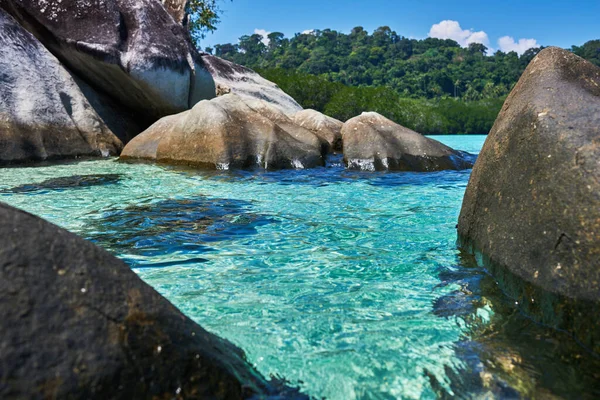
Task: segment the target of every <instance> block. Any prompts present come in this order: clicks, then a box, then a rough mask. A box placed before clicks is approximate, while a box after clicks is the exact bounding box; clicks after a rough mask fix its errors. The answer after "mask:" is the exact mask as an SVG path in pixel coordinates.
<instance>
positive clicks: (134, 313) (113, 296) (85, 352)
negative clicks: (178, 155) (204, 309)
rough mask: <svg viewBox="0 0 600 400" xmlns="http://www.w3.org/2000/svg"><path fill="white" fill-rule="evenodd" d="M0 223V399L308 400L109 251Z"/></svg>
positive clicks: (10, 212)
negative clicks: (253, 398) (272, 378)
mask: <svg viewBox="0 0 600 400" xmlns="http://www.w3.org/2000/svg"><path fill="white" fill-rule="evenodd" d="M0 221H2V224H0V254H2V257H1V259H0V329H1V331H2V335H0V397H1V398H3V399H24V398H27V399H46V398H49V399H63V398H69V399H151V398H152V399H166V398H169V399H171V398H172V399H184V398H215V399H225V398H227V399H230V398H231V399H234V398H235V399H241V398H247V397H250V396H256V397H259V398H268V397H269V396H273V398H282V397H284V396H292V397H296V398H305V397H303V396H301V395H299V394H298V393H297V391H295V390H290V389H289V388H286V387H284V386H283V385H281V384H279V383H276V382H275V383H272V382H267V381H266V379H265V378H263V377H262V376H261V375H260V374H259V373H258V372H256V371H255V370H254V369H253V368H252V367H251V366H250V365H249V364H248V363H247V362H246V360H245V357H244V354H243V352H242V351H241V350H240V349H239V348H237V347H235V346H234V345H233V344H231V343H229V342H228V341H226V340H224V339H220V338H218V337H217V336H215V335H213V334H211V333H209V332H207V331H205V330H204V329H203V328H202V327H200V326H199V325H197V324H196V323H194V322H193V321H192V320H190V319H189V318H187V317H186V316H184V315H183V314H182V313H181V312H180V311H178V310H177V309H176V308H175V307H174V306H173V305H172V304H171V303H169V302H168V301H167V300H166V299H165V298H163V297H162V296H160V295H159V294H158V293H157V292H156V291H154V290H153V289H152V288H151V287H150V286H148V285H147V284H145V283H144V282H143V281H142V280H141V279H140V278H138V277H137V275H136V274H135V273H134V272H133V271H131V269H130V268H129V267H128V266H127V265H126V264H124V263H123V262H122V261H120V260H118V259H116V258H115V257H113V256H111V255H110V254H108V253H107V252H106V251H104V250H102V249H100V248H98V247H96V246H95V245H93V244H92V243H89V242H87V241H85V240H83V239H80V238H79V237H77V236H75V235H73V234H71V233H69V232H67V231H65V230H63V229H61V228H58V227H57V226H54V225H52V224H50V223H48V222H46V221H43V220H41V219H39V218H37V217H35V216H33V215H30V214H27V213H25V212H23V211H19V210H16V209H14V208H12V207H9V206H7V205H4V204H1V203H0ZM279 395H281V396H282V397H276V396H279Z"/></svg>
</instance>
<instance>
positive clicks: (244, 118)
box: [121, 94, 324, 169]
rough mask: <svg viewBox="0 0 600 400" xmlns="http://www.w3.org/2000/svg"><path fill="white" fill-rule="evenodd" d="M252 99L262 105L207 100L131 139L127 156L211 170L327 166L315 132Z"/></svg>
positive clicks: (229, 99)
mask: <svg viewBox="0 0 600 400" xmlns="http://www.w3.org/2000/svg"><path fill="white" fill-rule="evenodd" d="M251 103H252V106H253V107H255V108H256V109H254V108H252V107H251V106H249V105H248V104H247V103H246V102H244V101H243V99H242V98H241V97H240V96H238V95H235V94H227V95H224V96H221V97H217V98H216V99H213V100H211V101H207V100H206V101H202V102H200V103H198V104H196V105H195V106H194V108H193V109H191V110H190V111H186V112H183V113H181V114H177V115H172V116H169V117H165V118H163V119H161V120H159V121H158V122H156V123H155V124H154V125H152V126H151V127H150V128H148V129H147V130H146V131H145V132H142V133H141V134H140V135H139V136H137V137H136V138H135V139H133V140H132V141H131V142H129V144H128V145H127V146H126V147H125V149H124V150H123V153H122V154H121V158H122V159H148V160H155V161H158V162H165V163H181V164H188V165H194V166H197V167H204V168H209V169H234V168H252V167H259V168H265V169H285V168H311V167H315V166H320V165H323V163H324V161H323V157H322V155H321V151H322V148H321V142H320V140H319V139H318V138H317V137H316V136H315V135H313V134H311V132H310V131H307V130H305V129H303V128H300V127H297V126H296V128H297V129H298V131H294V130H291V129H289V130H288V129H286V126H285V124H282V125H280V124H279V123H278V122H277V118H278V117H277V118H276V116H280V117H281V114H280V113H281V112H280V111H279V110H277V109H275V108H273V107H271V106H270V105H269V104H268V103H261V102H259V103H258V104H257V103H256V100H253V101H252V102H251ZM257 110H259V111H257ZM261 113H262V114H261ZM269 117H271V118H273V119H270V118H269ZM283 117H285V115H283ZM285 118H287V117H285ZM288 120H289V119H288Z"/></svg>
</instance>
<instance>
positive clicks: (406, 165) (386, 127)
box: [342, 112, 474, 172]
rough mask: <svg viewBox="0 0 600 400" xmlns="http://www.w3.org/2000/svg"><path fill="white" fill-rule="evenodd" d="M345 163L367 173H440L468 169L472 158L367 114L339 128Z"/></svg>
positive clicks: (375, 115) (382, 117)
mask: <svg viewBox="0 0 600 400" xmlns="http://www.w3.org/2000/svg"><path fill="white" fill-rule="evenodd" d="M342 137H343V141H344V161H345V163H346V165H347V167H348V168H349V169H359V170H366V171H376V170H377V171H385V170H396V171H415V172H426V171H441V170H461V169H469V168H471V167H472V166H473V158H474V157H473V156H471V155H470V154H467V153H465V152H460V151H456V150H453V149H451V148H450V147H448V146H446V145H444V144H442V143H440V142H437V141H435V140H433V139H429V138H426V137H425V136H423V135H421V134H419V133H417V132H414V131H412V130H410V129H408V128H405V127H403V126H401V125H398V124H396V123H395V122H393V121H391V120H389V119H387V118H385V117H384V116H382V115H380V114H377V113H374V112H368V113H363V114H362V115H359V116H358V117H355V118H352V119H350V120H349V121H347V122H346V123H345V124H344V126H343V128H342Z"/></svg>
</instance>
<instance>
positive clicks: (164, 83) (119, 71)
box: [0, 0, 215, 126]
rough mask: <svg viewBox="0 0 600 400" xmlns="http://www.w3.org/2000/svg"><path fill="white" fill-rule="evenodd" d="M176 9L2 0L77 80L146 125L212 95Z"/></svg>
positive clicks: (126, 0)
mask: <svg viewBox="0 0 600 400" xmlns="http://www.w3.org/2000/svg"><path fill="white" fill-rule="evenodd" d="M178 3H180V2H178V1H177V2H174V1H171V2H168V4H167V5H166V7H167V8H165V5H163V3H162V2H160V1H157V0H105V1H102V2H100V3H99V2H94V1H82V0H45V1H39V0H1V1H0V6H1V7H2V8H4V9H5V10H7V11H8V12H9V13H10V14H12V15H13V16H14V17H15V19H17V21H18V22H19V23H21V25H22V26H23V27H24V28H25V29H27V30H28V31H30V32H32V33H33V34H34V35H35V36H36V37H37V38H38V39H39V40H40V41H41V42H42V43H43V44H44V46H46V48H48V49H49V50H50V51H51V52H52V53H53V54H54V55H56V56H57V58H58V59H59V60H60V61H61V62H62V63H63V64H64V65H66V66H67V67H68V68H69V69H70V70H71V71H73V72H74V73H75V74H76V75H77V76H78V77H80V78H81V79H83V80H84V81H85V82H87V83H88V84H90V85H91V86H92V87H94V89H96V90H99V91H102V92H104V93H106V94H108V95H109V96H111V97H112V98H113V99H115V100H116V101H117V102H118V103H120V104H122V105H123V106H125V107H127V108H130V109H132V110H135V111H137V116H138V117H139V118H140V119H141V120H144V121H145V122H147V125H149V124H150V123H152V122H154V121H156V120H157V119H159V118H161V117H163V116H165V115H170V114H173V113H177V112H180V111H184V110H187V109H189V108H190V107H192V106H193V105H194V104H196V103H197V102H198V101H200V100H203V99H210V98H213V97H214V96H215V85H214V81H213V79H212V77H211V76H210V74H209V73H208V71H207V70H206V68H205V67H204V65H203V61H202V58H201V57H200V55H199V54H198V53H197V52H196V50H195V48H194V46H193V45H192V43H191V40H190V38H189V34H188V32H187V28H186V27H184V26H183V25H182V24H181V23H180V22H181V21H179V20H178V19H179V14H178V11H177V10H175V9H176V8H177V7H178ZM169 12H171V13H169ZM147 125H146V126H147Z"/></svg>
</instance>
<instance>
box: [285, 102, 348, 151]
mask: <svg viewBox="0 0 600 400" xmlns="http://www.w3.org/2000/svg"><path fill="white" fill-rule="evenodd" d="M294 122H295V123H296V124H298V125H300V126H301V127H303V128H306V129H308V130H310V131H311V132H313V133H314V134H315V135H317V136H318V137H319V138H321V139H322V140H324V141H325V142H326V143H327V152H328V153H333V152H338V151H339V152H341V151H342V127H343V126H344V123H343V122H342V121H338V120H337V119H335V118H331V117H329V116H327V115H325V114H323V113H320V112H318V111H315V110H310V109H308V110H302V111H300V112H298V113H296V114H295V115H294Z"/></svg>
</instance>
